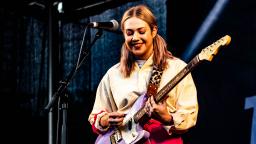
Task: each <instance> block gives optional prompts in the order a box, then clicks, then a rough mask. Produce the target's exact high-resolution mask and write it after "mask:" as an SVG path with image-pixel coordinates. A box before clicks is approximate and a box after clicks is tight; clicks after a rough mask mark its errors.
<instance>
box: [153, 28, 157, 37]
mask: <svg viewBox="0 0 256 144" xmlns="http://www.w3.org/2000/svg"><path fill="white" fill-rule="evenodd" d="M157 31H158V28H157V27H156V26H154V27H153V29H152V36H153V38H155V36H156V34H157Z"/></svg>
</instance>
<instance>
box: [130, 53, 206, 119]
mask: <svg viewBox="0 0 256 144" xmlns="http://www.w3.org/2000/svg"><path fill="white" fill-rule="evenodd" d="M200 62H201V61H200V59H199V58H198V55H197V56H195V57H194V58H193V59H192V60H191V61H190V62H189V63H188V64H187V65H186V66H185V67H184V68H183V69H182V70H181V71H180V72H179V73H178V74H177V75H176V76H175V77H174V78H173V79H172V80H171V81H169V82H168V83H167V84H166V85H165V86H164V87H163V88H162V89H161V90H160V91H159V92H158V93H157V94H156V95H155V96H154V97H155V101H156V103H158V102H160V101H163V100H164V99H166V98H167V97H168V96H167V93H168V92H170V91H171V90H172V89H173V88H174V87H175V86H176V85H177V84H178V83H179V82H180V81H181V80H182V79H183V78H184V77H185V76H186V75H187V74H189V73H190V72H191V71H192V70H193V69H194V68H195V67H196V66H197V65H198V64H199V63H200ZM145 115H146V111H145V109H144V107H142V108H141V109H139V111H138V112H137V113H136V114H135V115H134V121H135V122H136V123H137V122H139V121H141V119H143V118H145Z"/></svg>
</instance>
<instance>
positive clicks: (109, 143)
mask: <svg viewBox="0 0 256 144" xmlns="http://www.w3.org/2000/svg"><path fill="white" fill-rule="evenodd" d="M230 41H231V37H230V36H229V35H226V36H224V37H222V38H220V39H219V40H217V41H216V42H214V43H213V44H211V45H209V46H208V47H206V48H204V49H203V50H202V51H201V52H200V53H199V54H198V55H196V56H195V57H194V58H193V59H192V60H191V61H190V62H189V63H188V64H187V65H186V66H185V67H184V68H183V69H182V70H181V71H180V72H179V73H178V74H177V75H176V76H175V77H174V78H173V79H172V80H170V81H169V82H168V83H167V84H166V85H165V86H164V87H163V88H162V89H161V90H160V91H159V92H158V93H157V94H156V95H154V98H155V101H156V103H158V102H160V101H163V100H164V99H166V98H167V97H168V96H167V95H166V94H167V93H168V92H170V91H171V90H172V89H173V88H174V87H175V86H176V85H177V84H178V83H179V82H180V81H181V80H182V79H183V78H184V77H185V76H186V75H187V74H189V73H190V72H191V71H192V70H193V69H194V68H195V67H196V66H197V65H198V64H199V63H200V62H202V61H205V60H207V61H212V59H213V57H214V56H215V55H216V54H217V53H218V51H219V49H220V48H221V47H224V46H227V45H228V44H229V43H230ZM147 97H148V96H147V95H146V94H144V95H142V96H140V97H139V98H138V99H137V100H136V102H135V103H134V105H133V106H132V108H131V110H130V111H129V112H128V113H127V115H126V116H125V117H124V120H123V124H122V126H120V127H118V128H110V129H109V130H108V131H107V132H106V133H105V134H103V135H99V136H98V137H97V140H96V142H95V143H96V144H135V143H137V142H138V141H139V140H141V139H143V138H145V139H147V138H148V137H149V135H150V134H149V132H147V131H145V130H143V128H142V127H141V126H140V124H139V122H140V121H142V120H143V119H146V118H147V117H148V116H147V114H146V111H145V108H144V103H145V101H146V100H147Z"/></svg>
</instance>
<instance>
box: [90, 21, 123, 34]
mask: <svg viewBox="0 0 256 144" xmlns="http://www.w3.org/2000/svg"><path fill="white" fill-rule="evenodd" d="M87 26H88V27H90V28H97V29H106V30H111V31H115V30H117V29H118V27H119V24H118V22H117V21H116V20H114V19H113V20H111V21H110V22H90V23H89V24H88V25H87Z"/></svg>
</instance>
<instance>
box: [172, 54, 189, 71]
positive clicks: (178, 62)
mask: <svg viewBox="0 0 256 144" xmlns="http://www.w3.org/2000/svg"><path fill="white" fill-rule="evenodd" d="M167 63H168V68H169V67H175V68H178V69H181V68H183V67H185V66H186V65H187V63H186V62H185V61H183V60H182V59H180V58H178V57H173V58H169V59H167Z"/></svg>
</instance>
